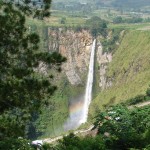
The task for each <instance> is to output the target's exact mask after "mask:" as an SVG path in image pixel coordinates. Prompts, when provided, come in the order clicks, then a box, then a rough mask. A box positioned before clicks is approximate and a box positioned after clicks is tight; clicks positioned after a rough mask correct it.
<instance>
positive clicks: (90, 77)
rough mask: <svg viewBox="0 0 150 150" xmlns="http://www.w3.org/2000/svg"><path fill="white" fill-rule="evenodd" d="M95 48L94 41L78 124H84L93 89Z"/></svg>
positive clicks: (94, 42)
mask: <svg viewBox="0 0 150 150" xmlns="http://www.w3.org/2000/svg"><path fill="white" fill-rule="evenodd" d="M95 47H96V39H95V40H94V41H93V45H92V50H91V57H90V64H89V72H88V78H87V84H86V92H85V98H84V106H83V112H82V114H81V115H82V118H81V120H80V124H82V123H85V122H86V121H87V118H88V109H89V105H90V103H91V100H92V87H93V76H94V56H95Z"/></svg>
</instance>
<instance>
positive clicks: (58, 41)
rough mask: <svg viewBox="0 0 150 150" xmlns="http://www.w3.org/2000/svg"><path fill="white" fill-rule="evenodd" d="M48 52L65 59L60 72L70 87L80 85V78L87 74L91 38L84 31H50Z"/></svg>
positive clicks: (60, 29)
mask: <svg viewBox="0 0 150 150" xmlns="http://www.w3.org/2000/svg"><path fill="white" fill-rule="evenodd" d="M48 33H49V50H50V51H51V50H53V51H58V52H60V53H61V54H62V55H63V56H65V57H66V58H67V62H66V63H64V64H63V66H62V70H63V71H64V73H65V74H66V76H67V78H68V80H69V82H70V83H71V84H72V85H79V84H82V81H83V80H82V77H83V75H85V74H86V73H87V69H88V64H89V58H90V51H91V46H92V42H93V38H92V36H91V35H90V33H89V32H88V31H86V30H82V31H80V32H75V31H73V30H66V31H65V30H64V29H62V28H59V29H57V30H56V29H51V28H49V30H48Z"/></svg>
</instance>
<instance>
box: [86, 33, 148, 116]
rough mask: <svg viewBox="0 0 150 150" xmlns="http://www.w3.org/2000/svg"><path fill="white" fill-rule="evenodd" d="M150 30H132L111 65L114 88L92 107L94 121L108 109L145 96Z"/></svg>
mask: <svg viewBox="0 0 150 150" xmlns="http://www.w3.org/2000/svg"><path fill="white" fill-rule="evenodd" d="M149 41H150V31H143V32H142V31H129V32H128V33H127V34H126V35H125V36H124V39H123V40H122V43H121V45H120V46H119V48H118V49H117V50H116V52H115V54H114V57H113V61H112V62H111V63H110V64H109V67H108V70H107V77H109V78H111V79H113V86H112V87H110V88H108V89H106V90H104V91H102V92H101V93H100V94H99V95H98V96H97V98H95V99H94V100H93V102H92V104H91V107H90V117H89V118H93V117H94V116H95V115H96V113H97V112H98V111H100V110H101V109H104V108H105V106H108V105H111V104H116V103H120V102H122V101H125V100H127V99H129V98H133V97H135V96H137V95H139V94H145V91H146V89H147V87H148V85H149V84H150V57H149V56H150V42H149Z"/></svg>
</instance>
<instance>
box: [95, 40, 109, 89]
mask: <svg viewBox="0 0 150 150" xmlns="http://www.w3.org/2000/svg"><path fill="white" fill-rule="evenodd" d="M97 61H98V63H99V76H100V81H99V86H100V88H101V90H104V89H106V88H107V87H110V86H111V85H112V82H111V79H108V78H107V76H106V71H107V67H108V64H109V63H110V62H111V61H112V53H106V52H105V53H103V47H102V44H101V42H100V41H98V42H97Z"/></svg>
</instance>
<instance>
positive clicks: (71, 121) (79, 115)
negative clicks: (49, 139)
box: [64, 40, 96, 130]
mask: <svg viewBox="0 0 150 150" xmlns="http://www.w3.org/2000/svg"><path fill="white" fill-rule="evenodd" d="M95 47H96V40H94V41H93V45H92V49H91V56H90V63H89V72H88V78H87V84H86V91H85V96H80V97H79V98H77V99H75V100H74V103H72V104H71V105H70V116H69V118H68V120H67V121H66V123H65V125H64V129H65V130H72V129H76V128H78V127H79V126H80V125H81V124H82V123H85V122H86V121H87V118H88V109H89V105H90V103H91V99H92V87H93V75H94V56H95Z"/></svg>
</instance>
